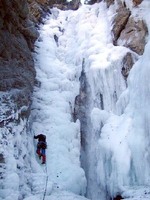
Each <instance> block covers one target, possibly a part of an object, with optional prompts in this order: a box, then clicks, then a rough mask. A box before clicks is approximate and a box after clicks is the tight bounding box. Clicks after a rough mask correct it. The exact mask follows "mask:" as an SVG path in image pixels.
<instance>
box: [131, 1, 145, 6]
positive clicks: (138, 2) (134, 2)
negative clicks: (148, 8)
mask: <svg viewBox="0 0 150 200" xmlns="http://www.w3.org/2000/svg"><path fill="white" fill-rule="evenodd" d="M132 1H133V5H134V6H138V5H139V4H140V3H142V1H143V0H132Z"/></svg>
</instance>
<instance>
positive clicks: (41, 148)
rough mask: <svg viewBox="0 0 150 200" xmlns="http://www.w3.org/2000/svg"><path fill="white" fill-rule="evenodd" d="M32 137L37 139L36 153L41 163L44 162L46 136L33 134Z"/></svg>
mask: <svg viewBox="0 0 150 200" xmlns="http://www.w3.org/2000/svg"><path fill="white" fill-rule="evenodd" d="M34 139H38V143H37V150H36V153H37V154H38V156H39V158H40V159H41V158H42V164H45V163H46V150H45V149H46V147H47V145H46V136H45V135H43V134H39V135H36V136H35V135H34Z"/></svg>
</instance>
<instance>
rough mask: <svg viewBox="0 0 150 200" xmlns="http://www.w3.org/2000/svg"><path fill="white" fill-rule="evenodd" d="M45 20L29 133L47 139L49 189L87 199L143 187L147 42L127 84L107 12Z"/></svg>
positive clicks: (98, 9) (89, 10)
mask: <svg viewBox="0 0 150 200" xmlns="http://www.w3.org/2000/svg"><path fill="white" fill-rule="evenodd" d="M146 3H147V5H148V6H149V4H148V2H144V3H143V4H142V6H141V10H140V12H141V16H142V17H145V18H147V20H148V19H149V15H148V14H147V15H146V14H145V15H144V14H143V13H144V12H145V11H146ZM130 9H131V8H130ZM143 11H144V12H143ZM51 13H52V14H51V15H50V16H49V17H48V18H47V19H46V20H45V23H44V25H42V26H41V30H40V38H39V39H38V41H37V43H36V46H37V47H36V51H37V54H36V70H37V79H38V81H39V82H40V87H36V88H35V92H34V97H33V110H34V111H33V112H32V118H33V124H32V130H33V132H34V133H35V134H36V133H44V134H46V135H47V138H48V149H47V171H48V176H49V185H53V184H56V185H57V186H58V187H57V189H58V190H62V191H64V190H67V191H70V192H73V193H76V194H78V195H83V196H84V195H85V196H86V197H87V198H89V199H93V200H98V199H101V200H106V199H110V198H113V197H115V196H116V195H117V194H119V195H123V194H126V191H127V190H129V188H130V189H131V188H132V187H131V186H135V187H139V186H142V187H144V186H145V185H149V178H150V174H149V171H150V169H149V155H150V152H149V148H148V147H149V140H148V138H149V130H150V128H149V123H148V122H149V114H148V108H149V106H150V104H149V98H148V97H149V88H150V87H149V81H148V77H149V69H148V68H149V56H148V54H149V43H148V44H147V46H146V49H145V52H144V55H143V56H141V57H139V58H138V55H136V54H135V53H133V52H132V54H133V55H134V56H135V57H136V60H138V59H139V60H138V61H137V62H136V63H135V65H134V66H133V69H132V70H131V73H130V76H129V78H128V82H126V80H125V79H124V77H123V76H122V74H121V69H122V60H123V58H124V56H125V55H126V54H127V53H128V52H131V50H129V49H128V48H125V47H123V46H114V45H113V44H112V38H111V28H110V27H111V23H112V19H113V16H114V13H113V6H112V7H111V8H110V9H109V10H108V9H107V8H106V5H105V4H104V3H99V4H95V5H93V6H82V7H81V8H80V9H79V10H78V11H75V12H74V11H60V10H58V9H56V8H54V9H52V10H51ZM141 160H142V162H141ZM80 162H81V163H80ZM34 164H35V163H34ZM33 168H34V166H33ZM50 183H51V184H50ZM51 190H52V189H51ZM51 190H50V191H51Z"/></svg>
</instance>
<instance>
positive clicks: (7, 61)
mask: <svg viewBox="0 0 150 200" xmlns="http://www.w3.org/2000/svg"><path fill="white" fill-rule="evenodd" d="M28 13H29V10H28V5H27V2H26V1H25V0H21V1H18V0H14V1H7V0H1V1H0V28H1V30H0V70H1V73H0V91H1V92H3V97H2V98H1V101H2V102H1V103H2V104H3V100H2V99H3V98H5V94H6V93H7V92H9V98H10V99H11V103H12V102H14V104H15V107H16V110H17V109H18V110H19V109H20V108H21V107H22V106H29V104H30V96H31V94H32V90H33V86H34V81H35V69H34V62H33V58H32V55H31V50H32V49H33V44H34V41H35V40H36V38H37V36H38V33H37V31H36V29H35V28H34V24H33V23H32V22H31V21H30V20H29V18H28ZM5 101H6V102H7V100H5ZM6 102H5V103H6ZM7 103H8V104H10V100H9V101H8V102H7ZM7 113H11V112H7ZM8 115H9V114H8ZM7 117H8V116H7Z"/></svg>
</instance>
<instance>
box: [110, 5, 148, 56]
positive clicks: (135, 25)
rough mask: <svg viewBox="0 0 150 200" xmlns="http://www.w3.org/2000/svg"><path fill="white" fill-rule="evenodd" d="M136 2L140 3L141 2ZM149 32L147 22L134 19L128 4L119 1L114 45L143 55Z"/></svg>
mask: <svg viewBox="0 0 150 200" xmlns="http://www.w3.org/2000/svg"><path fill="white" fill-rule="evenodd" d="M135 2H137V3H140V2H141V1H135ZM136 5H137V4H136ZM147 32H148V30H147V27H146V24H145V22H144V21H143V20H142V19H141V20H139V19H137V18H135V17H133V16H132V13H131V11H130V10H129V9H128V8H127V7H126V4H125V3H122V2H121V1H118V8H117V9H116V15H115V17H114V20H113V28H112V33H113V43H114V45H120V46H125V47H128V48H129V49H131V50H132V51H134V52H136V53H137V54H139V55H142V54H143V51H144V47H145V44H146V40H145V39H146V36H147Z"/></svg>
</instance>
